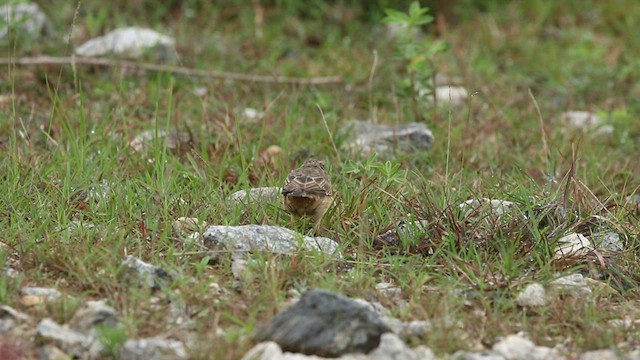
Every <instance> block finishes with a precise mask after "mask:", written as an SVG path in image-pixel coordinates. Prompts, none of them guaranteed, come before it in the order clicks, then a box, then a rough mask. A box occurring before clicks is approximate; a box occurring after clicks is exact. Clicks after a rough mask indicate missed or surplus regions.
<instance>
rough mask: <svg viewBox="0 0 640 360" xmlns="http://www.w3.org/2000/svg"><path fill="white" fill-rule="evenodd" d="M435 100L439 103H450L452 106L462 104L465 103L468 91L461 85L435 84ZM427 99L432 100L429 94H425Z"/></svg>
mask: <svg viewBox="0 0 640 360" xmlns="http://www.w3.org/2000/svg"><path fill="white" fill-rule="evenodd" d="M435 93H436V101H437V102H438V103H439V104H450V105H454V106H458V105H464V104H466V103H467V98H468V97H469V93H468V92H467V89H465V88H464V87H462V86H436V89H435ZM427 100H433V98H432V97H431V96H427Z"/></svg>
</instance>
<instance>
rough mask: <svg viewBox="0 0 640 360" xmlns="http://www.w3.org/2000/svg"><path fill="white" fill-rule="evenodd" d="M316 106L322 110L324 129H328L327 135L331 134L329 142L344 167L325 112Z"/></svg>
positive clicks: (319, 108) (320, 108)
mask: <svg viewBox="0 0 640 360" xmlns="http://www.w3.org/2000/svg"><path fill="white" fill-rule="evenodd" d="M316 106H317V107H318V110H320V115H322V122H323V123H324V127H325V129H327V133H328V134H329V140H331V145H332V146H333V151H335V152H336V156H337V157H338V162H339V163H340V164H341V165H342V158H341V157H340V152H339V151H338V147H337V146H336V142H335V141H333V135H332V134H331V130H330V129H329V124H327V119H326V118H325V117H324V112H323V111H322V107H320V104H316Z"/></svg>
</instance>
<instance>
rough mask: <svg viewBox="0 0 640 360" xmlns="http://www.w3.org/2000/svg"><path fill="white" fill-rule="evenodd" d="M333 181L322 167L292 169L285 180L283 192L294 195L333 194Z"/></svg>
mask: <svg viewBox="0 0 640 360" xmlns="http://www.w3.org/2000/svg"><path fill="white" fill-rule="evenodd" d="M331 193H332V189H331V182H330V181H329V179H328V178H327V175H326V173H325V172H324V171H322V170H321V169H316V168H300V169H296V170H294V171H292V172H291V173H290V174H289V176H287V179H286V180H285V182H284V187H283V188H282V194H284V195H292V196H302V197H307V196H314V195H323V196H331Z"/></svg>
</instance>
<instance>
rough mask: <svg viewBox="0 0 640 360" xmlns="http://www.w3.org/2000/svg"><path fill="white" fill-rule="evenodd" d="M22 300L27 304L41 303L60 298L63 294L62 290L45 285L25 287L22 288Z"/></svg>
mask: <svg viewBox="0 0 640 360" xmlns="http://www.w3.org/2000/svg"><path fill="white" fill-rule="evenodd" d="M20 293H21V295H22V296H21V297H20V300H21V302H22V303H23V304H24V305H26V306H35V305H41V304H44V303H45V302H48V301H55V300H58V299H59V298H60V297H61V296H62V294H61V293H60V291H58V290H56V289H52V288H44V287H23V288H22V289H20Z"/></svg>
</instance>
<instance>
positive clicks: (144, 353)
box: [120, 337, 188, 360]
mask: <svg viewBox="0 0 640 360" xmlns="http://www.w3.org/2000/svg"><path fill="white" fill-rule="evenodd" d="M187 358H188V355H187V350H186V349H185V348H184V344H183V343H182V342H180V341H177V340H169V339H162V338H159V337H154V338H147V339H135V340H127V342H125V343H124V346H123V347H122V350H121V351H120V359H122V360H138V359H149V360H156V359H157V360H161V359H172V360H178V359H187Z"/></svg>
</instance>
